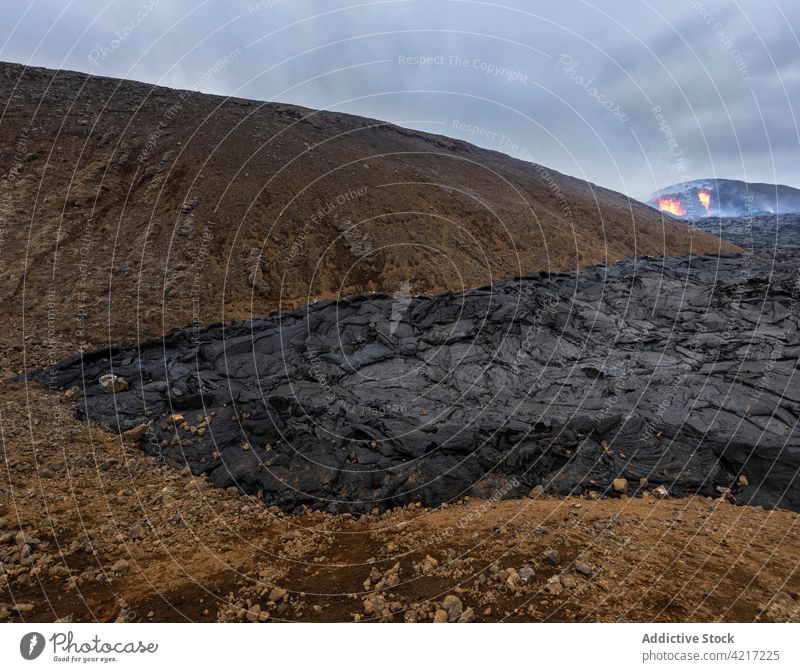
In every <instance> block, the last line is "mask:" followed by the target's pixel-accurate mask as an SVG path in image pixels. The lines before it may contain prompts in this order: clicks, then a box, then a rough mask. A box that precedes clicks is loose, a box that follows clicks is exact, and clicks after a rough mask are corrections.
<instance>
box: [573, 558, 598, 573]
mask: <svg viewBox="0 0 800 672" xmlns="http://www.w3.org/2000/svg"><path fill="white" fill-rule="evenodd" d="M574 566H575V571H576V572H578V574H583V575H584V576H591V575H592V574H593V573H594V570H593V569H592V566H591V565H590V564H589V563H588V562H584V561H583V560H576V561H575V565H574Z"/></svg>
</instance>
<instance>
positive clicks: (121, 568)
mask: <svg viewBox="0 0 800 672" xmlns="http://www.w3.org/2000/svg"><path fill="white" fill-rule="evenodd" d="M129 570H130V564H129V563H128V561H127V560H125V559H124V558H123V559H122V560H117V561H116V562H115V563H114V565H113V566H112V567H111V571H112V572H114V573H115V574H127V573H128V571H129Z"/></svg>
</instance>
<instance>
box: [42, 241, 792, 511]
mask: <svg viewBox="0 0 800 672" xmlns="http://www.w3.org/2000/svg"><path fill="white" fill-rule="evenodd" d="M745 259H746V263H744V260H745ZM799 270H800V259H798V258H797V257H796V255H794V254H793V253H791V252H783V251H779V252H777V253H775V254H768V253H764V252H761V253H756V254H754V255H750V256H748V257H746V258H745V257H739V256H722V257H716V256H701V257H694V258H688V257H687V258H668V259H647V258H644V259H637V260H629V261H624V262H621V263H618V264H615V265H613V266H610V267H606V266H599V267H592V268H588V269H582V270H578V271H574V272H570V273H561V274H553V275H549V276H548V275H545V274H539V275H534V276H531V277H527V278H515V279H508V280H504V281H502V282H499V283H497V284H496V285H494V286H491V287H483V288H480V289H475V290H470V291H466V292H463V293H450V294H442V295H438V296H418V297H414V298H413V299H411V300H410V301H406V302H405V303H404V304H403V309H402V310H398V309H397V306H396V305H395V304H396V303H397V300H396V299H395V298H393V297H391V296H384V295H366V296H356V297H353V298H348V299H343V300H339V301H333V300H328V301H320V302H318V303H315V304H313V305H310V306H309V307H308V308H307V309H304V310H297V311H292V312H285V313H281V314H278V315H274V316H271V317H267V318H262V319H255V320H252V321H250V322H246V323H240V324H236V325H233V326H223V325H219V324H216V325H211V326H208V327H206V328H202V329H196V330H187V331H181V332H178V333H174V334H172V335H169V336H167V337H165V338H163V339H159V340H155V341H150V342H147V343H143V344H141V345H140V346H139V347H138V348H137V347H132V346H125V345H121V346H117V347H113V348H111V349H106V350H102V351H98V352H94V353H90V354H84V355H83V356H82V357H81V356H77V357H74V358H72V359H70V360H67V361H65V362H63V363H61V364H59V365H57V366H55V367H53V368H52V369H51V370H49V371H40V372H37V373H34V374H32V376H31V377H32V378H34V379H38V380H41V381H45V380H46V381H48V382H51V381H52V380H56V381H57V384H58V385H59V386H62V387H64V388H72V387H73V386H78V387H79V388H80V389H81V390H83V394H84V395H85V398H83V399H82V400H80V403H78V404H77V407H78V409H79V411H78V412H79V413H80V414H82V416H85V417H87V418H88V419H89V420H91V421H93V422H97V423H100V424H102V425H105V426H107V427H110V428H113V429H114V430H115V431H123V432H124V431H127V430H130V429H133V428H136V427H140V426H141V425H142V424H143V423H148V422H149V423H150V425H149V427H148V429H147V431H146V432H145V434H144V435H143V436H142V437H141V439H140V441H141V445H142V446H143V448H144V449H145V450H147V451H148V452H149V453H150V454H152V455H154V456H157V457H159V458H161V459H164V460H167V461H169V462H175V463H178V464H188V465H189V467H190V468H191V470H192V471H193V472H195V473H207V474H208V475H209V478H210V480H211V482H212V483H213V484H215V485H217V486H219V487H231V486H235V487H238V488H240V489H241V490H242V491H244V492H247V493H261V494H262V496H263V498H264V499H265V500H266V502H268V503H269V504H275V505H278V506H279V507H281V508H282V509H284V510H286V511H301V510H303V507H304V506H305V507H309V508H311V509H325V510H329V511H352V512H356V513H357V512H362V511H369V510H372V509H373V508H374V507H378V508H386V507H389V506H394V505H401V504H405V503H408V502H412V501H421V502H423V503H424V504H426V505H433V504H438V503H441V502H445V501H448V500H451V499H453V498H457V497H459V496H462V495H467V494H471V495H475V496H480V497H490V498H491V497H494V498H506V497H517V496H520V497H522V496H525V495H526V494H527V493H528V492H530V491H531V489H532V487H534V486H537V485H543V486H544V487H545V488H546V490H547V491H549V492H551V493H557V494H567V493H581V492H584V491H589V490H591V491H600V492H604V493H606V494H613V485H612V484H613V482H614V480H615V479H621V478H624V479H626V480H627V482H628V484H630V485H629V488H628V494H630V495H635V494H636V493H637V492H638V491H639V490H640V489H642V488H647V489H650V488H659V486H663V489H664V491H665V493H668V494H669V496H672V497H675V496H681V495H682V494H688V493H700V494H704V495H708V496H714V497H718V496H719V492H718V490H717V487H718V486H721V487H722V488H723V489H725V488H729V490H728V492H729V493H730V494H731V495H732V496H733V497H735V500H736V501H737V502H738V503H742V504H744V503H755V504H760V505H763V506H767V507H772V506H783V507H788V508H792V509H794V510H800V492H799V490H798V487H797V473H798V467H799V466H800V433H799V432H798V428H797V419H798V413H799V412H800V384H798V378H797V377H796V376H795V367H796V364H797V360H798V356H800V333H799V332H798V313H799V312H800V311H799V310H798V305H797V298H798V290H799V288H798V271H799ZM109 372H113V373H114V374H116V375H119V376H123V377H124V378H125V379H126V380H127V381H128V382H129V385H130V388H129V389H128V390H126V391H124V392H119V393H117V394H115V395H107V394H104V393H103V392H102V391H101V390H100V388H99V387H98V385H96V384H95V383H97V381H98V379H99V378H100V377H101V376H103V375H105V374H107V373H109ZM740 475H744V476H746V478H745V479H740V478H739V476H740ZM742 484H746V485H742Z"/></svg>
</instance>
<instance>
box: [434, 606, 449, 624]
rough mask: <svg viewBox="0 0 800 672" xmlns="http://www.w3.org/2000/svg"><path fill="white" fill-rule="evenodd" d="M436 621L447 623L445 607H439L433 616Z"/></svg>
mask: <svg viewBox="0 0 800 672" xmlns="http://www.w3.org/2000/svg"><path fill="white" fill-rule="evenodd" d="M433 622H434V623H447V612H446V611H445V610H444V609H437V610H436V613H435V614H434V616H433Z"/></svg>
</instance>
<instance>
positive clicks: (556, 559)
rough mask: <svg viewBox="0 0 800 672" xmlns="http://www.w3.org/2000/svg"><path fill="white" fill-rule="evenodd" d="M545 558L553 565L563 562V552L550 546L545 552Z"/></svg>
mask: <svg viewBox="0 0 800 672" xmlns="http://www.w3.org/2000/svg"><path fill="white" fill-rule="evenodd" d="M544 559H545V560H546V561H547V562H548V564H551V565H560V564H561V554H560V553H559V552H558V551H557V550H555V549H554V548H548V549H547V550H546V551H545V552H544Z"/></svg>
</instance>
